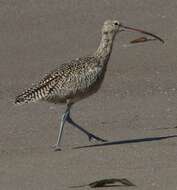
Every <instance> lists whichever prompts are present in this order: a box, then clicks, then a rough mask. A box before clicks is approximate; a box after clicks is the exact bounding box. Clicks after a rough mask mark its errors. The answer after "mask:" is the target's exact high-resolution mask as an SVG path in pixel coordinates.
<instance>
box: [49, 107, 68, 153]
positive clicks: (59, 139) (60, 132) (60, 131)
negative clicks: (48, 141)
mask: <svg viewBox="0 0 177 190" xmlns="http://www.w3.org/2000/svg"><path fill="white" fill-rule="evenodd" d="M69 112H70V106H67V109H66V111H65V112H64V114H63V115H62V118H61V123H60V129H59V133H58V138H57V143H56V144H55V145H53V146H52V147H53V148H54V150H55V151H59V150H61V149H60V142H61V137H62V134H63V128H64V124H65V122H66V120H67V117H68V115H69Z"/></svg>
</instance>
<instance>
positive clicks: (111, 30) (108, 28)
mask: <svg viewBox="0 0 177 190" xmlns="http://www.w3.org/2000/svg"><path fill="white" fill-rule="evenodd" d="M127 30H128V31H135V32H139V33H143V34H146V35H149V36H152V37H154V38H156V39H157V40H159V41H161V42H162V43H164V40H163V39H161V38H160V37H159V36H157V35H155V34H152V33H150V32H146V31H144V30H141V29H137V28H134V27H129V26H126V25H124V24H122V23H121V22H119V21H118V20H106V21H105V22H104V24H103V27H102V34H105V35H106V34H108V35H113V36H115V34H116V33H119V32H122V31H127Z"/></svg>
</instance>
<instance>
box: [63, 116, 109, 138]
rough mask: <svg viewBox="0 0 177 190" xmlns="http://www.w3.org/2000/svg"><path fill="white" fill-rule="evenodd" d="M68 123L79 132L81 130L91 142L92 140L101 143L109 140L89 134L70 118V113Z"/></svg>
mask: <svg viewBox="0 0 177 190" xmlns="http://www.w3.org/2000/svg"><path fill="white" fill-rule="evenodd" d="M66 121H67V122H68V123H70V124H71V125H72V126H74V127H76V128H78V129H79V130H81V131H82V132H83V133H84V134H86V135H87V136H88V138H89V141H91V140H92V139H95V140H97V141H101V142H106V141H107V140H105V139H102V138H100V137H98V136H95V135H94V134H92V133H90V132H88V131H87V130H85V129H83V128H82V127H81V126H79V125H78V124H76V123H75V122H74V121H73V120H72V119H71V117H70V113H69V114H68V115H67V118H66Z"/></svg>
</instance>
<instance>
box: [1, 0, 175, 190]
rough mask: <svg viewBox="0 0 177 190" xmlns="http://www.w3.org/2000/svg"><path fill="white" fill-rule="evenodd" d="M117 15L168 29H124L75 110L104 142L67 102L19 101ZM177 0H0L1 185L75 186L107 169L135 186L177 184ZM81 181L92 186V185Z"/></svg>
mask: <svg viewBox="0 0 177 190" xmlns="http://www.w3.org/2000/svg"><path fill="white" fill-rule="evenodd" d="M109 18H116V19H118V20H120V21H122V22H123V23H126V24H127V25H131V26H136V27H139V28H142V29H145V30H147V31H150V32H153V33H155V34H158V35H160V36H161V37H162V38H163V39H164V40H165V41H166V43H165V44H164V45H163V44H161V43H159V42H157V41H152V42H147V43H142V44H129V41H131V40H133V39H135V38H137V37H141V35H139V34H137V33H130V32H124V33H121V34H120V35H119V36H117V39H116V41H115V43H114V48H113V53H112V56H111V59H110V62H109V65H108V71H107V74H106V78H105V81H104V84H103V85H102V88H101V89H100V91H99V92H98V93H97V94H96V95H93V96H91V97H89V98H88V99H86V100H83V101H81V102H79V103H77V104H76V105H75V106H74V107H73V109H72V116H73V118H74V119H75V120H76V121H77V122H78V123H79V124H80V125H82V127H84V128H85V129H87V130H89V131H91V132H93V133H95V134H96V135H99V136H100V137H103V138H106V139H107V140H108V141H109V142H108V143H106V144H102V145H99V146H97V142H89V141H88V139H87V137H86V136H84V135H83V134H82V133H80V132H79V131H77V129H73V128H72V127H70V126H69V125H68V124H67V125H66V126H65V130H64V136H63V141H62V151H60V152H54V151H52V149H51V148H50V145H51V144H54V143H55V142H56V138H57V131H58V125H59V121H60V117H61V114H62V112H63V111H64V109H65V108H64V105H53V104H50V103H37V104H29V105H24V106H16V105H14V104H13V102H14V98H15V96H16V95H17V94H18V93H20V92H21V91H22V90H23V89H24V88H28V87H30V86H31V84H32V83H33V82H35V81H38V80H39V79H41V77H42V76H43V75H44V74H45V73H46V72H48V71H50V70H52V69H54V68H55V67H57V65H59V64H62V63H63V62H67V61H68V60H70V59H72V58H76V57H80V56H82V55H87V54H89V53H92V52H93V51H95V49H96V48H97V46H98V43H99V40H100V28H101V26H102V23H103V22H104V20H106V19H109ZM176 18H177V3H176V2H175V1H165V0H156V1H153V0H150V1H145V0H144V1H142V0H134V1H130V0H124V1H117V0H110V1H106V0H104V1H103V0H98V1H95V0H90V1H81V0H80V1H76V0H75V1H69V0H68V1H66V0H65V1H63V0H61V1H54V0H53V1H49V0H43V1H35V0H30V1H22V0H21V1H18V0H14V1H11V0H6V1H1V2H0V58H1V64H0V66H1V67H0V68H1V69H0V106H1V109H0V189H2V190H11V189H13V190H19V189H22V190H23V189H25V190H32V189H35V190H36V189H38V190H40V189H41V190H49V189H50V190H65V189H66V190H67V189H71V188H69V187H71V186H79V185H84V184H88V183H91V182H93V181H95V180H99V179H105V178H126V179H128V180H129V181H131V182H132V183H133V184H135V185H136V186H135V187H116V188H111V187H109V188H102V189H103V190H104V189H138V190H175V189H176V188H177V181H176V176H177V127H176V126H177V56H176V49H177V26H176ZM80 189H89V187H83V188H80Z"/></svg>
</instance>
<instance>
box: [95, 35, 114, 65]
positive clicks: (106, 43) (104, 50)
mask: <svg viewBox="0 0 177 190" xmlns="http://www.w3.org/2000/svg"><path fill="white" fill-rule="evenodd" d="M114 38H115V34H113V33H103V34H102V38H101V42H100V45H99V47H98V49H97V50H96V52H95V56H96V57H98V58H99V59H100V62H101V63H102V64H104V65H105V64H107V62H108V60H109V57H110V55H111V52H112V46H113V41H114Z"/></svg>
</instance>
